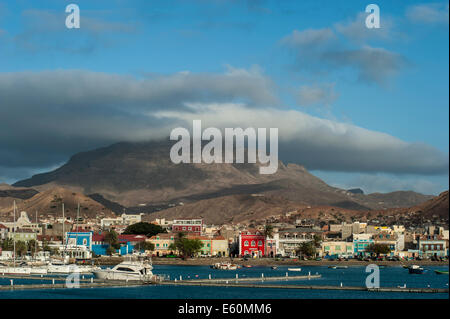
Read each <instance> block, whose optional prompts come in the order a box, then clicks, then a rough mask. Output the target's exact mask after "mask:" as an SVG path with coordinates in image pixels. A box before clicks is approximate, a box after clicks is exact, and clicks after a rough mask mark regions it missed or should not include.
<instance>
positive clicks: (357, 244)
mask: <svg viewBox="0 0 450 319" xmlns="http://www.w3.org/2000/svg"><path fill="white" fill-rule="evenodd" d="M373 243H374V241H373V238H372V234H353V252H354V254H355V255H358V256H365V255H367V254H368V253H367V248H368V247H369V246H370V245H371V244H373Z"/></svg>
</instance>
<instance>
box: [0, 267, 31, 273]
mask: <svg viewBox="0 0 450 319" xmlns="http://www.w3.org/2000/svg"><path fill="white" fill-rule="evenodd" d="M0 274H1V275H30V274H31V267H8V266H0Z"/></svg>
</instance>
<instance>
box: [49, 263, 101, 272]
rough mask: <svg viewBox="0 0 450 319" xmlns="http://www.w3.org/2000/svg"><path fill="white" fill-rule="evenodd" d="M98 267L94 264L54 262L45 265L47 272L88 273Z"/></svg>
mask: <svg viewBox="0 0 450 319" xmlns="http://www.w3.org/2000/svg"><path fill="white" fill-rule="evenodd" d="M96 269H99V267H95V266H79V265H75V264H54V263H51V264H49V265H48V266H47V272H48V273H49V274H72V273H80V274H90V273H92V272H93V271H94V270H96Z"/></svg>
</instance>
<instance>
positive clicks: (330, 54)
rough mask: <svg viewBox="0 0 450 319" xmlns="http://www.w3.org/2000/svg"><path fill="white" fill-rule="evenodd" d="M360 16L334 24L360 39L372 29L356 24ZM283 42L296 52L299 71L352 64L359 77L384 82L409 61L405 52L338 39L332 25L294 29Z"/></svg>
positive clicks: (327, 70)
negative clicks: (356, 44) (353, 19)
mask: <svg viewBox="0 0 450 319" xmlns="http://www.w3.org/2000/svg"><path fill="white" fill-rule="evenodd" d="M360 20H361V17H359V18H358V19H357V20H356V21H357V22H353V23H350V24H336V25H335V27H336V28H337V30H338V32H340V33H341V34H344V35H345V36H347V37H349V39H350V40H352V41H355V42H360V41H362V40H363V39H364V38H366V37H367V36H368V32H369V31H366V30H364V31H362V30H361V29H360V27H356V26H355V23H363V21H360ZM367 30H368V29H367ZM388 36H389V32H388V31H384V32H381V31H380V32H378V37H381V38H382V37H388ZM280 43H281V45H283V46H284V47H286V48H288V49H289V50H290V51H291V52H292V53H293V54H294V56H295V64H294V67H295V69H296V70H297V71H298V72H304V71H308V72H312V73H321V74H325V73H331V72H333V71H336V70H338V69H343V68H352V69H354V70H355V71H356V72H357V78H358V80H359V81H362V82H365V83H376V84H381V85H385V84H386V83H387V81H388V79H390V78H392V77H393V76H395V75H396V74H398V73H399V72H400V71H401V70H402V69H404V68H405V66H407V65H408V62H407V60H406V58H405V57H404V56H402V55H400V54H397V53H394V52H391V51H389V50H386V49H384V48H375V47H371V46H368V45H361V46H350V45H348V43H346V42H345V41H342V40H341V39H339V37H338V36H337V33H336V32H335V30H334V29H332V28H323V29H306V30H303V31H298V30H294V31H293V32H292V33H291V34H290V35H288V36H286V37H284V38H283V39H281V41H280Z"/></svg>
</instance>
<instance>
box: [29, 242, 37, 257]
mask: <svg viewBox="0 0 450 319" xmlns="http://www.w3.org/2000/svg"><path fill="white" fill-rule="evenodd" d="M27 249H28V251H30V252H32V254H33V255H34V254H36V253H37V252H38V251H39V246H38V244H37V242H36V240H34V239H31V240H30V241H28V243H27Z"/></svg>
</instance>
